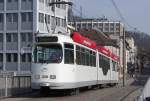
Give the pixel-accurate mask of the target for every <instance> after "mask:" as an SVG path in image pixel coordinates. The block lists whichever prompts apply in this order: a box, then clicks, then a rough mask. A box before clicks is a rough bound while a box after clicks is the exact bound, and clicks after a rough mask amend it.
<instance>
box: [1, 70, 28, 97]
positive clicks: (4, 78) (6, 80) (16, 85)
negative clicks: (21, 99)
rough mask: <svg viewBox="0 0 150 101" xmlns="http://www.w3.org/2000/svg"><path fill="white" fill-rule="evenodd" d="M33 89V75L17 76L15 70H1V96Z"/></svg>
mask: <svg viewBox="0 0 150 101" xmlns="http://www.w3.org/2000/svg"><path fill="white" fill-rule="evenodd" d="M29 91H31V77H30V76H17V75H16V73H15V72H0V98H3V97H9V96H13V95H18V94H22V93H26V92H29Z"/></svg>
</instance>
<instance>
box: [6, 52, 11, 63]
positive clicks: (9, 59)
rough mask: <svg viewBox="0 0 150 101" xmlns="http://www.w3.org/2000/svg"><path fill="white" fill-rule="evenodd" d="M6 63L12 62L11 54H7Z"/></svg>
mask: <svg viewBox="0 0 150 101" xmlns="http://www.w3.org/2000/svg"><path fill="white" fill-rule="evenodd" d="M6 61H7V62H11V54H10V53H7V54H6Z"/></svg>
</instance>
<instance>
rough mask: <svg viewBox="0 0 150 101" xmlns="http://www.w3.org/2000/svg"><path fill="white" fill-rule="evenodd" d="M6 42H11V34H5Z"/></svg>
mask: <svg viewBox="0 0 150 101" xmlns="http://www.w3.org/2000/svg"><path fill="white" fill-rule="evenodd" d="M6 41H7V42H12V38H11V33H7V34H6Z"/></svg>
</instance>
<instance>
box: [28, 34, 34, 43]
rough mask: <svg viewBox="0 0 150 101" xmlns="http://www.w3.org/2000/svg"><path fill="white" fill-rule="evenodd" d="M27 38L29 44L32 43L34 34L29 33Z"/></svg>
mask: <svg viewBox="0 0 150 101" xmlns="http://www.w3.org/2000/svg"><path fill="white" fill-rule="evenodd" d="M27 36H28V42H32V38H33V37H32V33H28V34H27Z"/></svg>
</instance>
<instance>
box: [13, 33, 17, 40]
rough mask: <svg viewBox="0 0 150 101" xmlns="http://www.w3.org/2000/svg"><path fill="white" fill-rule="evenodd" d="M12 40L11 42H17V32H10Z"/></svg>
mask: <svg viewBox="0 0 150 101" xmlns="http://www.w3.org/2000/svg"><path fill="white" fill-rule="evenodd" d="M12 41H13V42H18V34H17V33H13V34H12Z"/></svg>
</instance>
